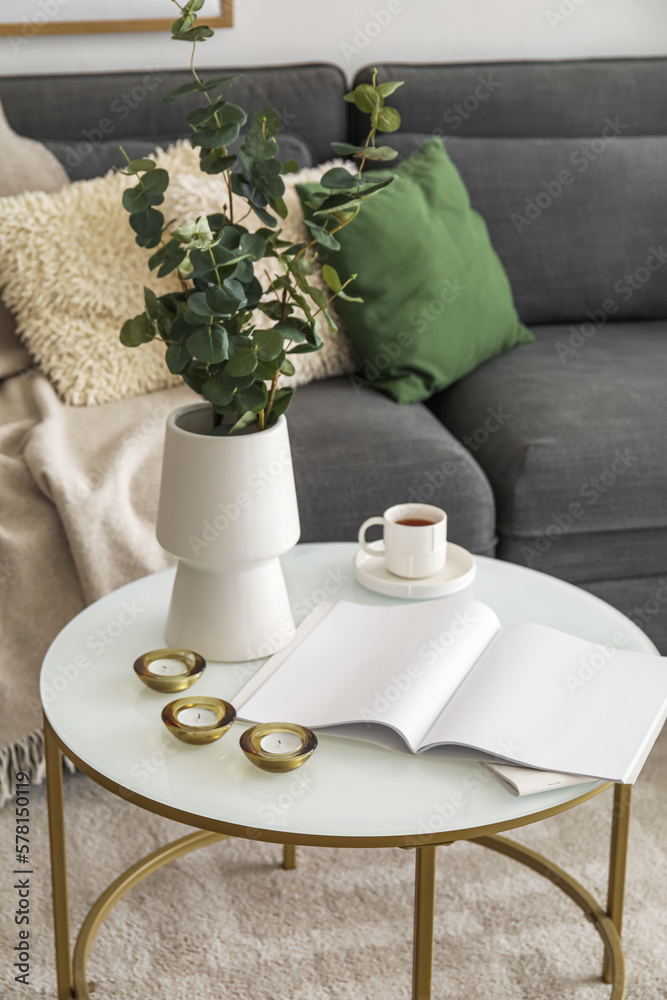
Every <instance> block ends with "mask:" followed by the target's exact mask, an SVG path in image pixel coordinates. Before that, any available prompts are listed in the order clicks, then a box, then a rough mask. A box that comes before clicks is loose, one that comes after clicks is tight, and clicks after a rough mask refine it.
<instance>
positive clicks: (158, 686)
mask: <svg viewBox="0 0 667 1000" xmlns="http://www.w3.org/2000/svg"><path fill="white" fill-rule="evenodd" d="M205 669H206V660H205V659H204V658H203V656H200V655H199V653H194V652H193V651H192V650H191V649H152V650H151V651H150V653H144V654H143V656H139V657H137V659H136V660H135V661H134V672H135V674H136V675H137V677H138V678H139V679H140V680H141V681H142V682H143V683H144V684H145V685H146V687H149V688H152V689H153V691H162V692H163V693H167V694H176V692H177V691H185V689H186V688H189V687H192V685H193V684H194V683H195V681H198V680H199V678H200V677H201V675H202V674H203V673H204V670H205Z"/></svg>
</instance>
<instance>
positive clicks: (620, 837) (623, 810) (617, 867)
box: [602, 785, 632, 983]
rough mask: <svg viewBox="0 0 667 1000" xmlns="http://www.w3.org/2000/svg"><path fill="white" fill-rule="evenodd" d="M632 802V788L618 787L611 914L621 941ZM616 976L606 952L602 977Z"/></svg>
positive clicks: (613, 829) (611, 865) (611, 862)
mask: <svg viewBox="0 0 667 1000" xmlns="http://www.w3.org/2000/svg"><path fill="white" fill-rule="evenodd" d="M631 799H632V785H615V786H614V811H613V814H612V821H611V849H610V854H609V888H608V891H607V914H608V916H609V918H610V919H611V922H612V923H613V925H614V927H615V928H616V931H617V933H618V936H619V938H620V937H621V930H622V928H623V902H624V899H625V871H626V866H627V860H628V836H629V832H630V804H631ZM612 977H613V971H612V966H611V963H610V961H609V955H608V953H607V952H605V956H604V962H603V965H602V978H603V979H604V981H605V983H611V981H612Z"/></svg>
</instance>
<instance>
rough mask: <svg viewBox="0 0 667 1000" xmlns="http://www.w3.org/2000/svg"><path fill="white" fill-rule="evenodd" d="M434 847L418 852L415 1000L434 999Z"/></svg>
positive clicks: (413, 992)
mask: <svg viewBox="0 0 667 1000" xmlns="http://www.w3.org/2000/svg"><path fill="white" fill-rule="evenodd" d="M435 852H436V848H435V847H418V848H417V850H416V852H415V854H416V858H415V932H414V944H413V951H412V1000H431V980H432V974H433V915H434V911H435Z"/></svg>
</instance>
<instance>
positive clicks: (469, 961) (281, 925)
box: [0, 732, 667, 1000]
mask: <svg viewBox="0 0 667 1000" xmlns="http://www.w3.org/2000/svg"><path fill="white" fill-rule="evenodd" d="M666 792H667V732H665V733H664V734H663V736H662V738H661V740H660V741H659V743H658V745H657V746H656V748H655V750H654V752H653V754H652V756H651V758H650V760H649V762H648V764H647V765H646V767H645V769H644V771H643V773H642V776H641V778H640V781H639V783H638V784H637V786H636V789H635V797H634V798H635V801H634V809H633V819H632V827H631V843H630V858H629V870H628V896H627V903H626V911H625V932H624V941H625V948H626V957H627V966H628V979H629V988H628V1000H664V998H666V997H667V794H666ZM611 795H612V793H611V791H608V792H605V793H604V794H602V795H600V796H598V797H597V798H595V799H593V800H591V801H590V802H587V803H585V804H584V805H583V806H581V807H580V808H578V809H576V810H574V811H572V812H569V813H565V814H564V815H561V816H558V817H555V818H554V819H550V820H547V821H545V822H543V823H540V824H537V825H535V826H532V827H527V828H525V829H523V830H521V831H518V833H517V834H516V836H517V839H519V840H521V841H522V842H523V843H526V844H529V845H530V846H532V847H534V848H535V849H537V850H539V851H541V852H542V853H544V854H546V855H547V856H548V857H550V858H551V859H552V860H554V861H556V862H557V863H558V864H560V865H562V866H563V867H565V868H566V869H567V870H569V871H571V872H572V874H574V875H575V876H576V877H577V878H579V879H580V880H581V881H582V882H583V883H584V884H585V885H586V886H587V887H588V888H590V889H591V890H593V891H594V892H595V893H596V894H598V898H601V899H602V898H604V893H605V885H606V869H607V857H608V854H607V852H608V832H609V818H610V812H611ZM65 797H66V811H67V823H68V837H69V852H70V854H69V857H70V895H71V908H72V919H73V925H74V927H75V928H78V925H79V924H80V922H81V920H82V918H83V916H84V913H85V911H86V910H87V909H88V907H89V906H90V905H91V903H92V902H93V901H94V899H95V898H96V896H97V895H98V894H99V892H100V891H101V890H102V888H103V887H104V886H106V885H107V884H108V883H109V882H110V881H111V880H112V879H113V878H114V877H115V875H116V874H118V873H119V872H120V871H121V870H123V869H124V868H126V867H128V866H129V865H130V864H132V863H133V862H134V861H135V860H137V859H138V858H140V857H141V856H143V855H145V854H147V853H149V852H150V851H152V850H154V849H155V848H156V847H157V846H159V845H160V844H162V843H165V842H166V841H167V840H170V839H175V838H176V837H178V836H182V834H183V833H184V832H185V830H184V828H183V827H180V826H178V825H177V824H175V823H171V822H170V821H168V820H163V819H160V818H158V817H155V816H152V815H149V814H147V813H145V812H142V811H140V810H138V809H137V808H136V807H135V806H132V805H129V804H128V803H126V802H124V801H122V800H120V799H118V798H115V797H114V796H112V795H111V794H109V793H108V792H106V791H104V790H103V789H101V788H99V787H98V786H96V785H95V784H94V783H93V782H92V781H90V780H89V779H88V778H85V777H83V776H82V775H80V774H77V775H74V776H71V777H68V778H67V779H66V782H65ZM14 825H15V819H14V815H13V809H12V807H11V804H8V806H7V807H5V809H4V810H2V812H0V842H1V844H2V847H1V849H0V861H1V864H2V870H1V877H0V887H1V888H0V893H1V895H0V900H1V902H2V907H1V911H0V912H1V915H2V919H1V920H0V941H1V942H2V946H1V953H2V968H1V970H0V996H1V997H2V998H3V1000H10V998H11V1000H28V998H29V997H37V998H40V1000H42V998H43V1000H47V998H48V1000H53V998H54V997H55V978H54V965H53V957H52V955H53V944H52V921H51V914H50V895H49V893H50V889H49V863H48V838H47V821H46V796H45V790H44V788H43V787H42V788H37V789H35V790H34V792H33V794H32V827H33V829H32V833H31V836H32V861H33V870H34V875H33V876H32V884H33V889H34V895H33V898H32V922H31V925H30V929H31V942H32V944H31V950H32V951H33V958H32V969H31V977H30V978H31V986H30V988H28V987H26V986H22V985H20V984H16V983H14V980H13V975H14V973H13V971H12V969H11V964H12V962H13V961H14V959H13V958H12V957H11V956H12V948H13V946H14V945H15V944H16V943H17V938H16V930H17V928H16V927H15V925H14V923H13V913H14V910H15V903H16V900H15V897H16V893H15V890H13V889H12V878H13V876H12V871H13V869H14V867H15V864H14V857H13V850H12V848H13V841H14ZM512 836H514V835H512ZM280 860H281V849H280V848H279V847H276V846H271V845H269V846H266V845H258V844H256V843H247V842H242V841H223V842H222V843H220V844H216V845H214V846H213V847H208V848H204V849H202V850H200V851H198V852H196V853H194V854H192V855H190V856H188V857H186V858H183V859H182V860H180V861H178V862H175V863H174V864H172V865H170V866H168V867H167V868H165V869H162V870H161V871H160V872H157V873H156V874H154V875H152V876H151V877H150V878H149V879H147V880H146V881H145V882H143V883H142V884H141V885H140V886H138V887H137V888H135V889H134V890H133V891H132V892H131V893H130V894H129V895H128V896H127V897H126V898H125V899H124V900H123V901H122V902H121V903H120V904H119V906H118V907H117V908H116V910H115V911H114V912H113V913H112V914H111V916H110V917H109V919H108V920H107V922H106V924H105V925H104V926H103V927H102V929H101V931H100V933H99V936H98V938H97V940H96V942H95V944H94V946H93V951H92V955H91V959H90V963H89V967H88V972H89V978H90V979H91V980H94V981H95V983H96V990H95V998H96V1000H97V998H99V1000H107V998H108V1000H111V998H113V1000H156V998H158V997H169V998H170V1000H225V998H232V997H243V998H244V1000H334V998H335V1000H408V998H409V996H410V975H411V973H410V961H411V947H412V893H413V870H414V854H413V852H408V851H402V850H377V851H374V850H347V851H346V850H326V849H321V848H300V849H299V867H298V868H297V870H296V871H283V870H282V869H281V868H280ZM601 960H602V945H601V943H600V939H599V938H598V936H597V934H596V932H595V930H594V929H593V927H592V926H591V925H590V924H588V923H586V921H585V920H584V918H583V915H582V914H581V912H580V911H579V910H578V909H577V907H575V906H574V904H573V903H571V902H570V901H569V900H568V899H567V898H566V897H565V896H564V895H563V894H562V893H560V892H559V891H558V890H557V889H556V888H554V887H553V886H551V885H550V884H549V883H548V882H547V881H546V880H545V879H542V878H540V877H539V876H537V875H535V874H534V873H532V872H530V871H528V870H527V869H524V868H523V867H522V866H520V865H517V864H516V863H512V862H511V861H509V860H507V859H505V858H502V857H500V856H499V855H496V854H495V853H493V852H490V851H487V850H485V849H483V848H481V847H477V846H475V845H468V844H457V845H455V846H453V847H442V848H440V849H439V850H438V886H437V918H436V944H435V963H434V991H433V995H434V998H438V1000H441V998H442V1000H444V998H445V997H446V998H447V1000H487V998H488V1000H491V998H493V1000H565V998H567V1000H598V998H599V1000H602V998H607V997H608V996H609V992H610V987H608V986H605V985H603V984H602V982H601V980H600V979H599V970H600V963H601Z"/></svg>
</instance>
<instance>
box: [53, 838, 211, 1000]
mask: <svg viewBox="0 0 667 1000" xmlns="http://www.w3.org/2000/svg"><path fill="white" fill-rule="evenodd" d="M228 839H229V838H228V837H226V836H225V835H224V834H220V833H209V832H208V831H206V830H201V831H197V832H196V833H189V834H188V835H187V836H186V837H181V838H180V840H175V841H173V843H171V844H167V845H166V846H165V847H160V848H159V849H158V850H157V851H153V853H152V854H149V855H148V856H147V857H145V858H142V860H141V861H137V863H136V864H135V865H132V867H131V868H128V869H127V871H125V872H123V874H122V875H120V876H119V877H118V878H117V879H116V880H115V881H114V882H112V883H111V885H109V886H108V887H107V888H106V889H105V890H104V892H103V893H102V895H101V896H100V897H99V899H98V900H97V902H96V903H95V904H94V905H93V906H92V908H91V909H90V911H89V912H88V915H87V917H86V919H85V920H84V922H83V924H82V925H81V930H80V931H79V936H78V937H77V939H76V945H75V946H74V961H73V974H74V998H75V1000H92V998H91V996H90V993H89V991H88V982H87V979H86V965H87V962H88V956H89V954H90V949H91V947H92V944H93V941H94V940H95V935H96V934H97V932H98V930H99V929H100V927H101V926H102V924H103V922H104V920H105V919H106V917H108V915H109V913H110V912H111V910H113V908H114V906H115V905H116V903H119V902H120V901H121V899H122V898H123V896H125V895H126V893H128V892H129V891H130V889H132V888H134V886H135V885H138V884H139V882H141V881H142V880H143V879H145V878H146V877H147V876H148V875H151V874H152V873H153V872H155V871H157V870H158V869H159V868H162V867H163V866H164V865H167V864H169V862H170V861H176V859H177V858H182V857H183V856H184V855H185V854H189V853H190V852H191V851H196V850H198V848H200V847H207V846H208V845H209V844H215V843H217V842H218V841H219V840H228Z"/></svg>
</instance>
